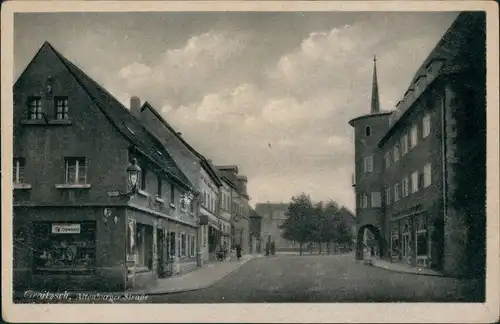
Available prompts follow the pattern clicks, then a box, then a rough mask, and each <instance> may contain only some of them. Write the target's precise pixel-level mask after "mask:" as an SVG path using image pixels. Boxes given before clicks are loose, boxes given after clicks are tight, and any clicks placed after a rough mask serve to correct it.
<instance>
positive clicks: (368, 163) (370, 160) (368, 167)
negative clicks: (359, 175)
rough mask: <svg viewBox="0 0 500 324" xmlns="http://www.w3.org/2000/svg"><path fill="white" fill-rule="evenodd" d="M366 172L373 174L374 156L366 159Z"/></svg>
mask: <svg viewBox="0 0 500 324" xmlns="http://www.w3.org/2000/svg"><path fill="white" fill-rule="evenodd" d="M364 161H365V165H364V167H365V172H372V171H373V157H372V156H367V157H365V160H364Z"/></svg>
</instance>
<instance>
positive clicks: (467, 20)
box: [378, 12, 486, 147]
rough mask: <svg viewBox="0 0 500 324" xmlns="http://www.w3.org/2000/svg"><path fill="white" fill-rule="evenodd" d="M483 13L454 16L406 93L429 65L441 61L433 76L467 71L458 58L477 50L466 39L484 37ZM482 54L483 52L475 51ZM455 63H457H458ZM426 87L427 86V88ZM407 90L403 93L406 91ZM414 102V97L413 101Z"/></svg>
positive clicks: (389, 133) (401, 119)
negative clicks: (481, 31)
mask: <svg viewBox="0 0 500 324" xmlns="http://www.w3.org/2000/svg"><path fill="white" fill-rule="evenodd" d="M485 19H486V16H485V13H484V12H462V13H460V14H459V15H458V17H457V18H456V19H455V21H454V22H453V23H452V24H451V26H450V27H449V28H448V30H447V31H446V32H445V34H444V35H443V37H442V38H441V39H440V40H439V42H438V43H437V44H436V46H435V47H434V49H433V50H432V51H431V52H430V54H429V55H428V56H427V58H426V59H425V60H424V62H423V63H422V64H421V65H420V67H419V68H418V70H417V71H416V73H415V75H414V77H413V79H412V81H411V83H410V85H409V87H408V90H410V89H413V87H414V84H415V82H416V81H417V79H419V77H420V76H421V75H423V74H425V73H426V70H427V68H428V66H429V64H430V63H432V62H435V61H442V62H443V65H442V67H441V69H440V70H439V71H437V77H438V78H439V77H440V76H443V75H449V74H454V73H459V72H462V71H465V70H468V69H470V68H471V66H470V65H471V64H470V60H467V59H460V57H468V58H470V57H473V56H474V55H475V52H476V51H477V50H478V48H476V47H475V46H470V44H469V43H470V40H471V39H473V38H476V37H484V35H481V34H480V33H478V29H479V28H484V25H485ZM479 50H480V51H484V48H483V49H479ZM458 61H459V62H458ZM428 86H429V85H427V87H428ZM408 90H407V91H406V92H408ZM415 100H417V98H415ZM415 107H416V105H415V104H414V103H412V105H411V106H410V107H408V108H407V109H406V110H405V111H404V113H403V114H402V115H401V116H400V117H399V118H398V120H397V121H396V122H395V123H394V124H393V125H392V126H391V127H390V128H389V129H388V131H387V132H386V134H385V135H384V136H383V137H382V138H381V139H380V141H379V143H378V146H379V147H380V146H381V145H383V144H384V143H385V142H386V141H387V140H388V139H389V137H390V136H391V135H392V134H393V133H394V131H395V130H396V129H397V127H398V126H399V125H400V124H401V122H402V121H403V120H404V119H405V116H407V115H408V114H409V113H410V112H411V111H413V110H414V108H415Z"/></svg>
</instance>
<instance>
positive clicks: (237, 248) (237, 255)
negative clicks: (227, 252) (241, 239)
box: [236, 244, 241, 261]
mask: <svg viewBox="0 0 500 324" xmlns="http://www.w3.org/2000/svg"><path fill="white" fill-rule="evenodd" d="M236 257H237V258H238V261H239V260H240V259H241V246H240V245H239V244H237V245H236Z"/></svg>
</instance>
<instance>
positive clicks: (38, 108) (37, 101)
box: [28, 97, 43, 120]
mask: <svg viewBox="0 0 500 324" xmlns="http://www.w3.org/2000/svg"><path fill="white" fill-rule="evenodd" d="M28 109H29V110H28V112H29V119H32V120H40V119H43V110H42V99H41V98H40V97H31V98H29V100H28Z"/></svg>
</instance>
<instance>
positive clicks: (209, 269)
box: [129, 254, 262, 295]
mask: <svg viewBox="0 0 500 324" xmlns="http://www.w3.org/2000/svg"><path fill="white" fill-rule="evenodd" d="M260 257H262V255H260V254H259V255H244V256H243V257H242V259H241V260H240V261H237V260H231V261H227V260H226V261H223V262H219V261H214V262H211V263H208V264H205V265H203V267H202V268H200V269H197V270H194V271H191V272H188V273H186V274H183V275H180V276H174V277H170V278H165V279H158V280H157V281H156V282H155V283H154V284H153V285H151V286H149V287H146V288H143V289H138V290H133V291H129V292H130V293H133V294H147V295H161V294H172V293H179V292H185V291H193V290H200V289H205V288H208V287H210V286H212V285H213V284H214V283H216V282H217V281H219V280H221V279H222V278H224V277H225V276H227V275H229V274H230V273H232V272H234V271H236V270H238V269H239V268H240V267H241V266H242V265H244V264H245V263H247V262H248V261H250V260H252V259H257V258H260Z"/></svg>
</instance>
